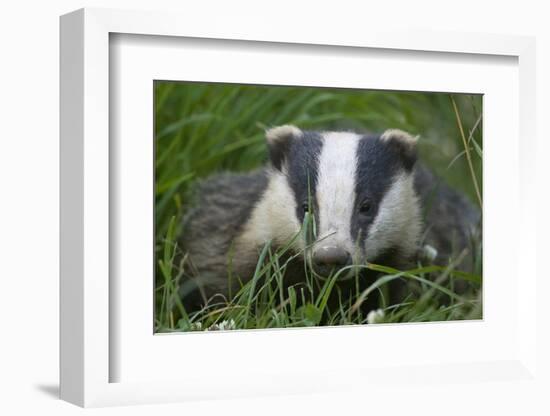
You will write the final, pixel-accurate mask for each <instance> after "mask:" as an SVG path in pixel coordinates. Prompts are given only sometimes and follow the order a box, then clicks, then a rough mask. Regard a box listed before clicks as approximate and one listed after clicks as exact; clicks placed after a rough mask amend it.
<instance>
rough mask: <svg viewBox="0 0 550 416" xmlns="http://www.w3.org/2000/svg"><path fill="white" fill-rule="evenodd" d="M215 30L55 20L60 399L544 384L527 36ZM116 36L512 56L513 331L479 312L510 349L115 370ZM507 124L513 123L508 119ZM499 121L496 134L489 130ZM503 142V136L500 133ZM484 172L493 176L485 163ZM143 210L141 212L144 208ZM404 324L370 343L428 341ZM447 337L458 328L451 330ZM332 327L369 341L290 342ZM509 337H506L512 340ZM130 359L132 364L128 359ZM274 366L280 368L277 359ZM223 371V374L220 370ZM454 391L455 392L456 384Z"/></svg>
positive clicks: (160, 341) (86, 13)
mask: <svg viewBox="0 0 550 416" xmlns="http://www.w3.org/2000/svg"><path fill="white" fill-rule="evenodd" d="M210 22H211V23H212V24H205V22H204V21H203V20H202V19H199V18H197V19H194V18H190V17H189V16H183V15H177V14H169V13H151V12H134V11H120V10H107V9H83V10H78V11H76V12H73V13H71V14H68V15H65V16H63V17H62V18H61V339H60V348H61V351H60V354H61V355H60V359H61V389H60V394H61V398H62V399H64V400H67V401H69V402H72V403H75V404H78V405H80V406H86V407H87V406H107V405H119V404H138V403H159V402H168V401H183V400H192V399H207V398H215V397H218V398H219V397H228V398H230V397H242V396H255V395H269V394H282V393H290V394H297V393H309V392H331V391H339V390H343V389H344V390H349V389H353V388H357V389H369V391H371V392H373V391H376V390H377V389H381V390H383V389H384V385H385V384H387V383H391V382H393V381H394V380H396V379H399V380H400V383H402V385H403V387H404V388H409V389H411V388H412V389H414V388H420V387H421V386H423V385H428V384H430V383H434V382H436V383H443V384H445V383H448V382H450V380H454V381H457V380H459V381H460V382H468V383H470V384H472V385H475V386H477V387H479V388H481V387H480V386H482V385H485V384H483V382H487V381H490V382H498V381H503V380H504V381H508V382H517V383H518V384H520V383H523V385H524V384H525V383H526V382H528V383H533V384H532V387H535V388H539V387H540V383H542V382H541V381H540V380H541V375H540V373H539V372H537V360H536V347H537V336H536V331H537V326H536V325H537V321H536V320H535V319H533V317H535V316H536V313H537V309H536V307H537V305H536V301H535V299H536V281H537V279H539V278H541V276H540V275H539V274H537V270H536V267H535V263H536V262H534V261H525V260H526V259H532V257H533V253H536V244H535V241H536V240H535V237H536V236H535V230H536V228H537V227H536V217H535V216H534V215H532V213H533V212H535V209H534V208H535V205H536V196H535V195H536V194H535V189H534V185H533V181H532V180H531V178H532V177H533V175H534V169H535V158H536V155H535V150H534V149H535V146H534V142H535V139H536V136H535V131H534V126H535V124H536V123H535V119H534V117H535V114H536V111H535V88H536V84H535V73H534V72H535V42H534V39H533V38H529V37H517V36H507V35H486V34H468V33H437V34H434V33H430V32H421V31H414V32H411V31H408V32H399V31H395V30H388V31H384V30H381V29H374V28H373V29H364V28H360V29H358V28H349V30H348V31H340V32H338V33H337V34H331V35H328V34H326V32H325V31H324V30H323V28H317V30H316V29H315V28H314V27H312V28H311V30H307V31H303V30H301V29H300V28H292V27H286V28H285V30H284V31H282V30H280V26H279V25H276V24H272V25H271V24H265V22H262V24H259V23H258V22H254V21H246V22H244V21H243V25H240V26H239V30H238V31H236V30H235V28H234V26H233V25H232V24H231V22H228V21H225V20H224V19H220V20H218V21H216V22H215V24H213V23H214V22H212V21H211V20H210ZM118 34H123V35H122V36H124V35H140V36H145V37H150V36H154V37H155V42H157V43H158V42H160V43H162V42H174V39H177V38H182V39H213V40H220V39H223V40H225V42H232V41H234V42H241V44H242V42H243V41H245V43H257V44H259V43H258V42H269V43H270V44H277V45H278V48H280V49H281V50H283V51H284V49H285V48H289V47H291V45H301V47H303V48H306V49H307V48H308V47H311V48H314V47H319V46H322V45H325V46H327V45H330V48H331V50H332V51H338V50H349V49H350V48H354V50H363V49H366V48H368V49H370V50H375V51H376V50H383V51H410V52H411V53H412V54H414V53H416V52H418V53H432V55H430V56H432V58H430V59H434V60H437V56H440V57H441V56H443V57H444V56H447V57H449V56H468V57H469V58H468V59H469V60H470V61H471V62H473V63H474V64H475V62H476V59H481V58H482V57H483V56H495V57H498V56H504V57H509V58H511V59H514V60H517V62H516V63H515V64H514V65H515V68H517V70H518V71H519V72H518V74H517V84H518V87H519V95H518V96H517V97H516V98H518V102H519V105H518V106H517V108H518V109H519V110H518V111H517V112H516V114H511V116H512V117H511V119H510V122H511V125H512V126H514V125H516V124H517V125H518V128H519V131H516V132H513V133H512V134H511V136H510V140H514V141H512V142H510V145H511V147H509V148H508V153H506V152H505V151H504V150H503V154H502V158H503V159H506V157H510V158H513V157H514V156H513V155H515V157H516V158H517V159H513V160H515V161H517V166H515V167H513V166H512V167H510V171H509V174H510V175H512V177H511V180H512V181H513V183H515V184H517V186H516V187H515V188H514V189H513V190H512V191H511V195H512V196H514V195H515V196H517V201H515V202H513V203H512V202H511V203H510V207H509V209H510V211H509V213H510V214H513V215H517V228H516V231H517V232H516V234H515V236H516V240H517V247H515V248H514V250H513V251H514V253H513V256H511V257H510V258H511V259H512V260H511V262H512V263H513V267H511V268H510V269H512V270H513V269H514V267H518V266H519V264H522V285H521V286H518V287H517V291H511V290H510V291H509V292H507V293H508V295H509V296H514V299H513V305H514V307H513V308H510V309H511V310H512V312H509V313H510V314H511V315H509V317H510V319H511V320H512V321H513V322H514V324H513V325H510V327H509V328H508V327H503V326H502V320H501V321H498V320H497V318H496V316H497V315H498V313H499V307H501V305H500V306H499V305H498V304H494V305H491V304H489V305H486V307H487V308H489V309H488V310H487V311H484V315H485V313H489V314H490V315H492V316H495V319H496V320H495V323H498V325H500V326H499V329H498V331H499V332H498V333H499V334H501V335H502V336H503V337H504V336H506V337H507V338H506V339H507V340H508V339H509V341H510V342H508V343H507V345H505V346H504V345H503V346H502V347H501V348H499V349H498V350H497V349H496V348H493V346H492V345H490V347H491V348H493V350H491V348H487V350H486V353H485V355H482V356H480V359H478V360H475V359H473V358H472V357H471V356H468V357H467V358H465V359H461V360H460V359H459V360H456V361H452V360H448V357H446V356H444V355H441V356H437V355H434V357H435V358H434V360H433V361H430V360H425V359H418V360H417V361H416V362H415V359H414V357H413V358H412V359H411V360H409V361H396V364H395V365H394V366H393V367H392V366H390V365H388V364H387V362H385V363H384V365H382V366H380V367H378V368H377V367H376V366H375V365H374V364H373V362H369V363H368V364H365V365H364V366H359V367H358V368H350V367H349V366H346V365H345V364H339V363H336V362H334V363H333V365H328V366H324V367H323V368H321V369H320V370H319V371H318V372H313V371H311V370H308V368H309V367H308V366H307V365H304V369H302V370H297V371H295V372H293V373H292V377H289V376H288V375H289V374H288V373H286V372H284V371H281V372H277V371H275V369H274V368H261V369H260V370H258V371H259V372H256V373H255V372H254V371H253V369H252V368H251V369H250V371H251V373H250V374H254V375H255V376H256V378H250V377H249V378H248V379H247V377H246V375H247V374H244V375H242V376H241V377H236V378H235V375H234V374H232V375H231V377H227V376H225V377H224V376H223V375H222V376H219V377H216V378H215V379H214V380H212V379H208V378H207V376H206V375H204V376H202V377H200V376H199V373H198V372H195V373H193V374H191V375H190V376H184V377H181V378H178V379H177V380H169V379H165V378H163V377H162V374H160V373H159V374H152V370H150V371H148V372H145V373H144V374H145V375H144V376H143V377H120V375H119V374H117V371H113V368H117V366H118V364H117V363H118V362H119V361H123V359H124V358H125V357H124V356H123V357H121V356H120V355H121V354H124V352H125V351H126V353H128V350H125V349H119V348H113V340H114V339H115V338H117V337H118V336H119V335H118V331H117V328H118V329H120V328H121V327H122V326H123V325H124V323H122V324H121V323H120V322H119V323H118V324H115V323H114V322H113V319H115V318H116V317H115V315H117V313H119V312H117V311H119V310H120V308H119V305H117V298H116V297H114V296H113V293H115V292H117V290H120V288H118V286H113V282H112V281H110V275H111V274H112V273H113V272H114V268H116V265H115V266H114V264H116V261H117V260H116V258H113V253H112V252H111V251H110V246H111V243H112V240H111V239H112V232H111V230H112V229H113V227H116V226H117V224H116V221H120V215H113V210H112V206H111V205H110V203H111V200H112V199H116V198H114V197H113V194H112V189H113V187H112V184H111V181H112V180H113V178H112V174H113V173H114V172H117V169H118V167H117V166H116V164H117V161H118V159H116V158H113V155H112V152H111V149H110V136H111V135H113V134H114V132H113V130H112V123H113V120H110V117H113V115H112V113H110V110H112V108H110V99H112V97H111V94H112V92H113V90H112V88H113V85H112V83H111V81H112V80H111V76H112V72H110V70H111V71H112V67H111V66H110V52H111V51H112V49H111V46H110V45H111V42H112V41H113V39H115V38H116V36H119V35H118ZM259 45H261V44H259ZM327 47H328V46H327ZM434 62H435V61H434ZM136 72H139V71H136ZM260 81H261V80H257V81H256V82H260ZM331 85H333V84H331ZM495 88H496V87H495ZM151 108H152V103H151ZM151 120H152V114H151ZM514 120H515V121H516V122H517V123H515V124H514ZM110 123H111V124H110ZM490 123H491V121H489V124H490ZM493 125H494V126H495V128H496V127H498V124H497V123H493ZM495 131H496V130H495ZM514 131H515V130H514ZM499 133H500V131H499ZM502 134H503V135H506V133H505V132H504V131H503V132H502ZM514 145H517V146H518V147H519V152H516V151H515V149H512V148H513V146H514ZM516 149H517V148H516ZM145 157H147V155H145ZM510 160H512V159H510ZM486 168H487V169H496V168H497V167H496V166H495V165H489V166H488V167H487V165H486ZM514 175H515V176H514ZM151 189H152V188H151ZM494 198H498V195H494ZM495 201H496V199H495ZM140 215H147V212H144V213H142V214H140ZM486 227H487V225H486ZM493 231H494V230H493ZM485 232H486V233H487V229H486V230H485ZM490 232H491V229H489V233H490ZM485 236H487V234H486V235H485ZM486 241H487V240H486V239H485V242H486ZM151 251H152V250H151ZM115 254H116V253H115ZM517 273H519V271H518V272H517ZM517 273H516V274H514V275H513V276H511V277H510V279H512V280H511V281H510V282H511V283H512V284H515V283H517V277H518V274H517ZM489 288H490V287H489ZM484 290H486V286H485V287H484ZM503 290H505V289H503ZM136 293H137V298H138V299H140V296H147V294H145V295H144V289H139V290H136ZM508 295H506V296H508ZM149 296H150V294H149ZM503 296H504V295H503ZM502 316H504V315H502ZM506 316H508V315H506ZM119 318H120V317H119ZM502 319H503V318H502ZM485 323H486V324H489V323H490V322H489V321H487V322H485ZM458 325H462V326H463V329H461V330H460V331H463V333H461V336H464V337H466V339H469V338H468V337H474V336H483V331H484V328H483V327H480V326H479V325H478V326H476V323H459V324H458ZM386 328H387V327H386ZM403 328H406V329H404V330H402V331H401V333H400V335H399V336H397V338H394V335H395V334H394V332H395V331H393V330H392V329H390V330H387V329H383V327H378V328H371V331H370V332H369V338H368V340H369V342H376V341H377V340H378V341H379V345H381V348H380V349H381V350H384V349H387V348H388V347H389V343H390V342H395V343H398V342H402V340H403V338H402V337H403V334H405V336H409V337H411V336H414V334H415V333H418V332H419V331H427V332H430V333H432V332H434V328H435V327H434V326H431V329H430V327H429V326H414V325H410V326H405V327H403ZM425 328H428V329H425ZM446 328H447V327H445V326H443V325H439V327H437V328H435V330H437V331H447V329H446ZM453 328H456V324H455V326H454V327H453ZM329 330H332V331H334V330H337V331H340V334H342V335H341V336H346V337H348V336H349V337H359V338H348V339H353V340H354V341H353V342H355V343H357V342H359V340H362V342H364V341H365V340H366V338H361V337H364V336H365V335H364V334H365V333H364V332H363V333H361V334H360V335H358V334H359V333H358V332H357V330H356V329H353V330H351V331H350V329H349V328H342V329H335V328H331V329H327V330H325V329H323V330H321V331H319V330H317V329H315V330H313V331H311V330H293V331H292V332H293V335H292V336H293V339H294V341H298V342H318V343H320V344H322V343H323V342H327V341H328V339H329V336H332V335H333V334H334V332H332V333H330V332H327V331H329ZM136 331H137V330H136ZM346 331H347V332H346ZM507 331H509V332H510V333H509V334H506V332H507ZM127 332H128V335H127V336H128V337H129V338H128V339H129V340H130V341H131V342H135V344H133V345H135V347H134V348H133V349H134V350H135V351H137V352H138V354H136V357H138V358H139V354H140V353H141V351H142V350H141V349H140V348H142V346H143V342H142V341H143V338H141V339H139V338H136V339H132V338H130V337H131V336H132V334H133V332H132V331H127ZM282 332H284V331H282ZM282 332H279V333H273V332H269V331H267V332H262V331H260V332H254V331H252V332H248V331H247V332H239V333H231V334H229V333H219V334H200V335H202V345H198V347H200V348H206V347H207V345H208V343H209V342H211V341H210V340H211V339H213V338H212V337H219V338H218V341H217V342H225V343H227V344H228V345H229V344H230V345H233V347H235V348H237V347H238V346H239V345H250V343H260V344H258V348H260V345H262V346H266V345H270V344H271V343H273V342H274V339H275V338H278V337H282V336H286V335H284V334H282ZM136 333H137V332H136ZM345 333H346V335H343V334H345ZM443 333H444V336H445V337H447V336H450V337H453V336H455V337H457V336H458V335H457V334H458V333H457V332H456V329H453V330H452V331H451V332H448V333H447V332H443ZM124 336H126V335H124ZM148 336H149V337H150V338H151V339H153V338H155V344H157V346H156V347H155V348H161V349H163V348H165V349H169V348H172V351H173V349H174V345H175V343H178V344H181V343H182V342H186V340H185V339H183V338H182V337H179V340H176V339H175V338H171V337H169V336H168V337H166V336H154V335H153V333H152V331H151V333H150V334H149V335H148ZM426 336H432V335H430V334H427V335H426ZM400 337H401V338H400ZM312 339H313V340H314V341H312ZM258 340H260V341H258ZM262 340H263V341H262ZM261 342H263V344H261ZM170 344H173V345H172V346H170ZM354 345H356V344H354ZM178 348H179V347H178ZM166 351H168V350H166ZM491 351H494V359H489V358H488V357H489V354H490V353H491ZM149 353H150V351H149ZM167 355H169V356H170V354H167ZM314 355H315V354H313V356H314ZM134 358H135V357H134ZM306 361H307V360H306ZM128 362H129V363H130V365H137V363H136V359H134V360H133V361H132V360H130V361H128ZM132 363H133V364H132ZM255 365H257V361H256V362H255ZM278 365H279V366H283V367H281V368H284V360H283V361H281V362H280V363H278ZM250 367H252V366H250ZM260 367H261V366H260ZM230 370H231V368H229V367H228V368H227V369H226V371H230ZM176 372H177V371H176ZM180 373H181V372H180ZM250 374H249V375H250ZM344 380H345V381H344ZM537 383H539V384H537ZM450 388H451V387H449V389H450ZM452 388H453V389H455V391H456V386H453V387H452Z"/></svg>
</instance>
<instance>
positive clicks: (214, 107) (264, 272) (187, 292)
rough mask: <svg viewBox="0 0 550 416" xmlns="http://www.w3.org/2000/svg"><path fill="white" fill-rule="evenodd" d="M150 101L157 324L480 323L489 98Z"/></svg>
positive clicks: (191, 94)
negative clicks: (486, 107) (484, 127)
mask: <svg viewBox="0 0 550 416" xmlns="http://www.w3.org/2000/svg"><path fill="white" fill-rule="evenodd" d="M154 100H155V102H154V105H155V111H154V117H155V120H154V121H155V132H154V134H155V138H154V142H155V200H154V204H155V247H154V250H155V253H154V255H155V264H156V266H155V293H154V296H155V316H154V320H155V331H156V332H201V331H220V330H245V329H267V328H300V327H315V326H339V325H363V324H380V323H404V322H428V321H453V320H472V319H481V318H482V233H481V230H482V185H483V184H482V153H483V150H482V149H483V137H482V122H483V120H482V114H483V108H482V104H483V103H482V95H479V94H455V93H439V92H409V91H381V90H360V89H337V88H319V87H291V86H266V85H242V84H224V83H200V82H174V81H155V83H154Z"/></svg>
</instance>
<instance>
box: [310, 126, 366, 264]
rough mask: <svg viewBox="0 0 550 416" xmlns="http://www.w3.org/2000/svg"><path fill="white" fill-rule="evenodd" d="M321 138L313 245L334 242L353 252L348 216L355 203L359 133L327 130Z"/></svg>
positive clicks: (350, 216) (326, 244)
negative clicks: (316, 225)
mask: <svg viewBox="0 0 550 416" xmlns="http://www.w3.org/2000/svg"><path fill="white" fill-rule="evenodd" d="M322 138H323V148H322V149H321V154H320V156H319V167H318V170H317V187H316V197H317V204H318V210H319V212H318V216H319V224H318V233H317V236H318V238H317V240H318V243H317V245H316V248H319V247H330V246H336V247H341V248H344V249H345V250H347V251H348V252H349V253H350V254H354V253H355V244H354V243H353V241H352V238H351V218H352V214H353V207H354V204H355V172H356V169H357V146H358V144H359V140H360V139H361V136H360V135H358V134H355V133H349V132H326V133H323V134H322ZM319 240H320V241H319Z"/></svg>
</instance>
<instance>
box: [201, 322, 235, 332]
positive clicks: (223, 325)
mask: <svg viewBox="0 0 550 416" xmlns="http://www.w3.org/2000/svg"><path fill="white" fill-rule="evenodd" d="M236 328H237V326H236V324H235V321H234V320H233V319H230V320H225V321H221V322H220V323H219V324H214V325H212V326H210V327H209V328H207V329H206V331H229V330H231V329H236Z"/></svg>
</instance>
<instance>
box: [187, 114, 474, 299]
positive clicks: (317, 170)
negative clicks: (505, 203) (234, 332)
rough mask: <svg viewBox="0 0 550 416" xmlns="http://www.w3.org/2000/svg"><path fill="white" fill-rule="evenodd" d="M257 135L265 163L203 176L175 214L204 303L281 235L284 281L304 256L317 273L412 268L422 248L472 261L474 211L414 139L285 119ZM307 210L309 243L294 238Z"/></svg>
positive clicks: (439, 258) (298, 276)
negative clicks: (308, 126)
mask: <svg viewBox="0 0 550 416" xmlns="http://www.w3.org/2000/svg"><path fill="white" fill-rule="evenodd" d="M265 137H266V141H267V148H268V155H269V158H268V159H269V160H268V163H267V164H266V166H264V167H262V168H260V169H258V170H255V171H252V172H249V173H221V174H217V175H214V176H212V177H210V178H208V179H206V180H203V181H202V182H200V183H199V184H198V187H197V190H196V198H197V200H196V203H195V205H194V208H192V209H190V210H189V212H188V214H187V215H186V217H185V218H184V224H183V235H182V238H181V241H180V245H181V247H182V250H183V252H185V253H186V256H187V257H186V259H187V264H188V265H189V266H188V268H189V269H190V270H191V272H190V274H192V275H193V276H195V278H194V282H195V283H196V285H197V286H198V288H199V289H200V293H201V299H202V300H203V302H204V301H206V300H207V299H209V298H211V297H212V296H215V295H221V296H225V297H227V296H228V294H229V293H230V291H231V289H232V288H230V287H229V285H230V284H232V283H230V279H228V270H229V268H231V272H232V274H233V275H234V276H237V277H238V279H233V280H232V281H233V284H236V283H235V282H239V283H240V284H242V283H243V282H246V281H247V280H249V279H251V277H252V276H253V275H254V271H255V269H256V267H257V264H258V259H259V255H260V252H261V250H262V248H263V247H265V245H266V244H268V243H269V244H270V246H271V248H272V249H274V250H276V249H277V248H280V247H285V245H288V244H289V241H290V242H291V250H290V252H291V253H298V254H297V255H296V256H294V258H295V260H296V261H295V264H294V265H293V267H289V268H288V270H287V273H286V274H285V279H287V282H286V283H287V284H288V285H291V284H296V283H299V282H300V281H303V280H304V279H305V267H304V261H303V258H304V257H307V259H308V260H309V264H311V266H312V268H313V270H315V272H316V273H318V274H319V275H320V276H328V275H329V274H330V273H334V272H335V270H342V269H343V268H347V269H348V270H351V269H352V268H353V267H348V266H353V265H364V264H367V263H375V264H382V265H386V266H391V267H394V268H399V269H403V268H408V267H412V266H414V265H416V264H418V261H419V258H420V257H421V255H422V254H423V253H424V254H425V249H426V248H429V249H430V250H429V253H430V254H431V260H433V261H434V262H435V263H437V264H442V265H445V264H448V263H449V262H450V261H453V259H452V258H453V255H456V253H461V252H462V253H463V255H462V257H460V258H458V262H459V264H458V265H457V266H458V267H459V268H462V269H463V270H468V269H469V268H471V267H472V262H473V261H472V257H473V256H472V254H473V253H472V250H471V247H470V246H471V241H472V238H473V235H474V234H475V233H476V232H478V230H479V228H480V220H481V214H480V211H479V210H478V209H477V208H476V207H474V205H473V204H472V203H471V202H470V201H469V200H468V199H467V198H466V197H465V196H463V195H462V194H460V193H458V192H456V191H454V190H452V189H451V188H449V187H448V186H447V185H445V184H444V183H443V182H442V181H441V180H439V179H438V178H437V177H436V176H435V175H434V174H433V173H432V172H431V171H430V170H429V169H428V168H426V167H425V166H424V165H423V164H421V163H420V162H417V137H413V136H412V135H410V134H409V133H407V132H404V131H402V130H397V129H390V130H386V131H384V132H383V133H382V134H362V133H357V132H353V131H305V130H301V129H299V128H298V127H296V126H292V125H283V126H279V127H274V128H271V129H269V130H267V132H266V134H265ZM306 215H311V217H312V218H313V219H314V223H315V231H316V232H315V236H314V237H313V241H307V238H306V235H305V234H303V235H302V234H300V231H301V228H302V226H303V222H304V218H305V216H306ZM297 236H298V237H297ZM400 291H401V292H402V288H401V289H400V290H399V291H397V292H400ZM397 292H396V293H397ZM233 293H235V292H233ZM402 295H403V294H402V293H401V295H399V296H402Z"/></svg>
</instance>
